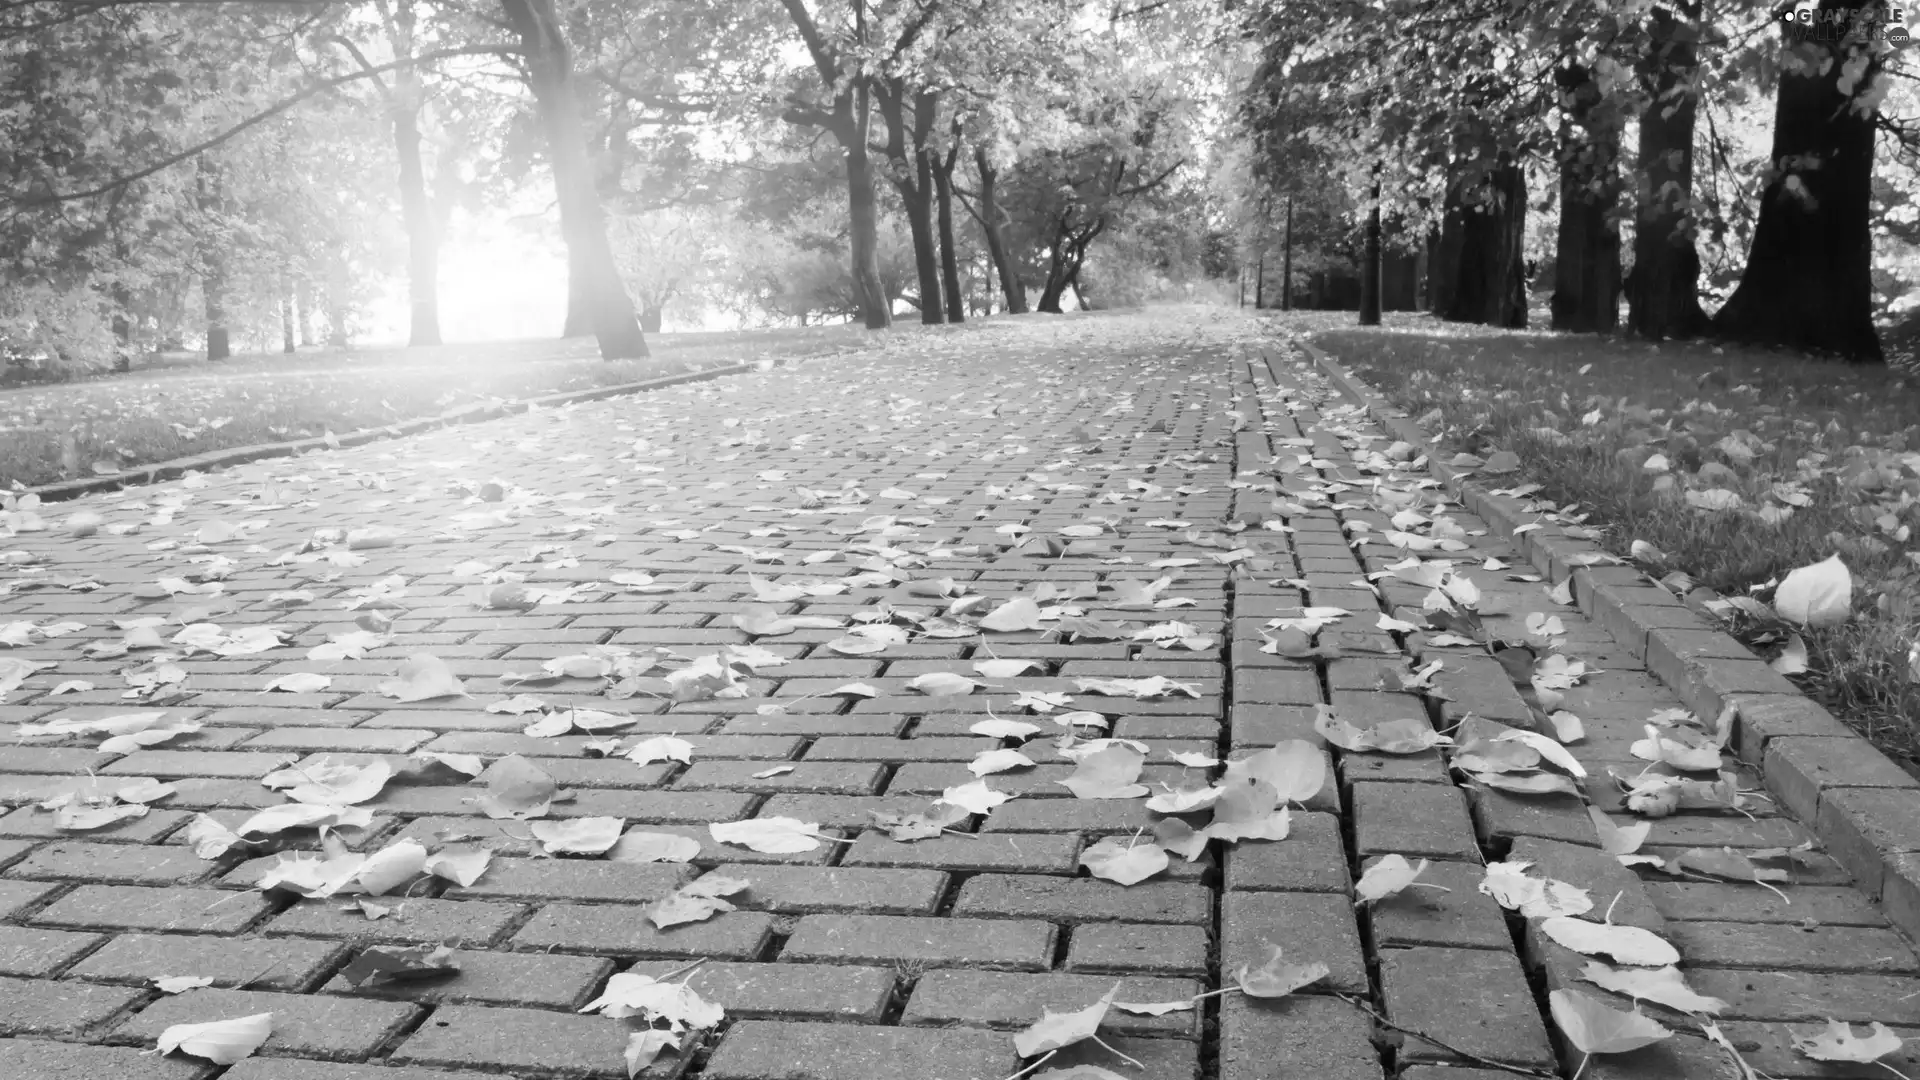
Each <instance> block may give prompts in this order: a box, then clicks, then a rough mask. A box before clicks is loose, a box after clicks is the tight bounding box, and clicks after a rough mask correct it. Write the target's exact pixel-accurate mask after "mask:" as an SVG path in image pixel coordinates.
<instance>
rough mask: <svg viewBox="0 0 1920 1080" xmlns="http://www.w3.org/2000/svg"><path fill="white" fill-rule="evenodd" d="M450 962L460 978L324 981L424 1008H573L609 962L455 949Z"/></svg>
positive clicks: (339, 989) (600, 980) (333, 989)
mask: <svg viewBox="0 0 1920 1080" xmlns="http://www.w3.org/2000/svg"><path fill="white" fill-rule="evenodd" d="M453 959H454V962H455V963H457V964H459V965H460V973H459V974H458V975H454V976H452V977H450V978H445V979H424V980H419V981H407V982H389V983H381V984H379V985H376V986H360V987H355V986H352V985H351V984H349V983H348V982H347V981H346V980H345V979H344V978H341V977H340V976H338V975H336V976H334V977H333V978H332V979H331V980H329V981H328V982H327V985H326V991H327V992H328V993H331V994H344V995H347V996H349V997H363V998H388V999H393V1000H399V1001H416V1002H420V1003H422V1004H430V1005H520V1006H526V1007H529V1008H535V1007H538V1008H549V1009H578V1008H579V1007H580V1006H582V1005H585V1004H586V1003H587V1002H588V1001H589V1000H590V999H591V998H592V997H593V996H594V994H595V993H597V992H598V991H599V989H600V987H601V985H602V984H604V983H605V982H606V980H607V976H608V975H611V974H613V969H614V964H613V961H611V960H603V959H600V958H598V957H592V956H558V955H541V954H537V953H499V952H478V951H474V950H471V949H458V950H455V951H454V954H453Z"/></svg>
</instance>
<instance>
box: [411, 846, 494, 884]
mask: <svg viewBox="0 0 1920 1080" xmlns="http://www.w3.org/2000/svg"><path fill="white" fill-rule="evenodd" d="M492 862H493V852H491V851H489V850H487V849H486V848H482V847H462V846H455V847H446V848H441V849H440V850H439V851H436V852H434V853H433V854H432V855H429V856H428V857H427V862H426V865H425V866H424V867H422V869H424V870H425V871H426V872H427V873H429V874H432V875H433V876H434V877H437V878H442V879H444V880H447V881H451V882H453V883H454V884H455V885H458V886H460V887H461V888H463V889H464V888H466V887H467V886H469V885H472V884H473V883H474V882H476V881H479V880H480V877H481V875H483V874H485V873H486V872H487V867H488V866H489V865H491V864H492Z"/></svg>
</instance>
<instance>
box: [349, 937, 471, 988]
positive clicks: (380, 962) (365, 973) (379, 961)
mask: <svg viewBox="0 0 1920 1080" xmlns="http://www.w3.org/2000/svg"><path fill="white" fill-rule="evenodd" d="M459 973H460V964H459V962H458V961H456V960H454V958H453V950H452V949H450V948H448V947H447V946H445V945H416V946H411V947H407V946H399V945H373V946H370V947H368V948H367V949H365V950H363V951H362V952H361V953H360V955H359V956H356V957H354V958H353V962H352V963H350V964H348V965H347V966H346V967H343V968H341V969H340V977H341V978H343V979H345V980H346V981H347V984H348V985H349V986H352V987H354V988H355V989H359V988H361V987H366V986H381V985H384V984H386V983H395V982H418V981H420V980H422V979H443V978H446V977H448V976H451V975H457V974H459Z"/></svg>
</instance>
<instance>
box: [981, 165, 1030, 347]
mask: <svg viewBox="0 0 1920 1080" xmlns="http://www.w3.org/2000/svg"><path fill="white" fill-rule="evenodd" d="M973 164H974V168H976V169H978V170H979V172H980V209H979V210H978V211H976V212H975V213H974V219H975V220H977V221H979V222H980V231H981V232H983V233H985V234H986V237H987V257H988V258H990V259H992V260H993V269H994V272H995V273H997V274H998V275H999V276H1000V291H1001V293H1002V294H1004V295H1005V296H1006V299H1007V310H1008V311H1009V312H1012V313H1013V314H1015V315H1025V314H1026V313H1027V311H1028V308H1027V286H1026V283H1025V282H1022V281H1021V280H1020V268H1019V267H1017V266H1015V265H1014V264H1013V256H1012V255H1011V254H1010V253H1008V251H1007V234H1006V227H1007V222H1006V216H1005V214H1004V212H1003V211H1002V210H1001V209H1000V197H999V192H998V190H997V188H996V185H997V184H998V182H999V179H1000V175H999V172H998V171H997V170H995V169H994V167H993V162H992V161H991V160H990V159H988V157H987V151H986V149H985V148H984V147H978V148H975V150H974V152H973Z"/></svg>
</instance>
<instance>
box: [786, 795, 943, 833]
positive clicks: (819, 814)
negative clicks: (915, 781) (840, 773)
mask: <svg viewBox="0 0 1920 1080" xmlns="http://www.w3.org/2000/svg"><path fill="white" fill-rule="evenodd" d="M937 797H938V796H937V795H934V796H927V795H774V796H771V797H769V798H768V799H767V801H766V802H764V803H761V804H760V809H759V810H758V811H757V812H755V814H754V816H755V817H790V818H797V819H798V820H800V821H812V822H816V823H818V824H819V825H821V826H822V827H824V828H829V829H865V828H871V827H872V826H873V815H874V814H917V813H919V812H921V811H922V810H925V809H926V808H927V805H928V804H929V803H931V802H932V801H933V800H934V798H937Z"/></svg>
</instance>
